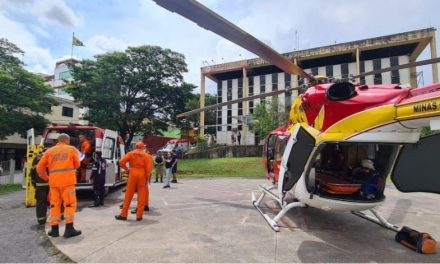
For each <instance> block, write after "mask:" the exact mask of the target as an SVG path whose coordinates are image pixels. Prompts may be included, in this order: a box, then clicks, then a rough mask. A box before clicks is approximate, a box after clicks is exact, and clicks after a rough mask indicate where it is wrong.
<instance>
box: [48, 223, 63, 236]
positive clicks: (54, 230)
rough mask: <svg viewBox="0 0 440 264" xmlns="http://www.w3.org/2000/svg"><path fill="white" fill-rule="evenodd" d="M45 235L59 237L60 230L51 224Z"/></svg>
mask: <svg viewBox="0 0 440 264" xmlns="http://www.w3.org/2000/svg"><path fill="white" fill-rule="evenodd" d="M47 235H48V236H51V237H59V236H60V231H59V230H58V225H53V226H52V230H50V231H49V232H47Z"/></svg>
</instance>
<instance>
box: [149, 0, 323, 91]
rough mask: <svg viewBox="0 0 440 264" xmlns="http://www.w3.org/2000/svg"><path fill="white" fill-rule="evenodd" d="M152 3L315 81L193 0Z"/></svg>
mask: <svg viewBox="0 0 440 264" xmlns="http://www.w3.org/2000/svg"><path fill="white" fill-rule="evenodd" d="M153 1H154V2H156V4H158V5H160V6H161V7H163V8H165V9H167V10H169V11H171V12H175V13H178V14H179V15H181V16H183V17H186V18H187V19H189V20H191V21H193V22H195V23H196V24H198V25H199V26H200V27H202V28H205V29H207V30H210V31H212V32H214V33H216V34H218V35H220V36H222V37H224V38H226V39H228V40H230V41H231V42H233V43H235V44H237V45H239V46H241V47H242V48H244V49H246V50H249V51H251V52H252V53H254V54H256V55H258V56H260V57H261V58H263V59H265V60H266V61H268V62H270V63H272V64H273V65H275V66H277V67H278V68H280V69H281V70H283V71H285V72H286V73H290V74H295V75H299V76H301V77H303V78H305V79H307V80H308V81H309V82H311V83H313V82H314V81H315V79H314V77H313V76H311V75H309V74H308V73H306V72H305V71H304V70H303V69H301V68H300V67H299V66H298V65H296V64H294V63H293V62H292V61H291V60H289V59H288V58H286V57H285V56H283V55H281V54H280V53H278V52H276V51H275V50H274V49H272V48H271V47H269V46H268V45H266V44H264V43H263V42H261V41H259V40H258V39H256V38H255V37H254V36H252V35H251V34H249V33H247V32H245V31H244V30H242V29H241V28H239V27H238V26H236V25H234V24H233V23H231V22H229V21H228V20H226V19H225V18H223V17H222V16H220V15H218V14H217V13H215V12H214V11H212V10H210V9H209V8H207V7H205V6H204V5H202V4H200V3H199V2H197V1H195V0H153Z"/></svg>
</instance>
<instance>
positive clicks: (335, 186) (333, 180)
mask: <svg viewBox="0 0 440 264" xmlns="http://www.w3.org/2000/svg"><path fill="white" fill-rule="evenodd" d="M316 182H317V183H318V184H319V186H320V188H321V189H323V190H324V191H326V192H328V193H332V194H353V193H356V192H358V191H359V190H360V189H361V184H357V183H352V182H349V181H347V180H344V179H340V178H337V177H336V176H333V175H330V174H327V173H317V174H316Z"/></svg>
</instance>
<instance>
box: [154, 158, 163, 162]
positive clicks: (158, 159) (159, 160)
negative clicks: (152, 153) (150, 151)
mask: <svg viewBox="0 0 440 264" xmlns="http://www.w3.org/2000/svg"><path fill="white" fill-rule="evenodd" d="M155 161H156V163H161V162H163V158H162V156H157V157H156V159H155Z"/></svg>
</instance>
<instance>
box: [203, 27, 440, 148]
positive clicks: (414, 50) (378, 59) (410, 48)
mask: <svg viewBox="0 0 440 264" xmlns="http://www.w3.org/2000/svg"><path fill="white" fill-rule="evenodd" d="M435 31H436V30H435V29H434V28H427V29H422V30H416V31H411V32H404V33H399V34H394V35H388V36H382V37H376V38H371V39H364V40H359V41H353V42H347V43H340V44H335V45H330V46H324V47H318V48H313V49H307V50H299V51H294V52H289V53H286V54H284V55H285V56H286V57H288V58H289V59H291V60H292V61H293V62H294V63H296V64H297V65H299V66H300V67H301V68H303V69H304V70H305V71H306V72H307V73H309V74H312V75H314V76H316V75H323V76H327V77H329V78H333V79H342V78H347V77H349V76H350V75H353V76H354V75H357V74H360V73H364V72H369V71H373V70H379V69H383V68H387V67H392V66H398V65H402V64H407V63H410V62H415V61H416V60H417V58H418V57H419V55H420V53H421V52H422V51H423V50H424V49H425V48H426V47H427V46H428V45H429V46H430V48H431V57H433V58H434V57H437V54H436V48H435V45H436V43H435ZM432 71H433V81H434V82H438V73H437V66H436V65H435V64H433V65H432ZM206 77H207V78H210V79H211V80H213V81H215V82H216V83H217V102H218V103H222V102H228V101H231V100H234V99H238V98H242V97H247V96H251V95H258V94H260V93H267V92H271V91H276V90H282V89H285V88H289V87H298V86H300V85H302V84H304V81H303V80H302V79H300V78H298V76H296V75H290V74H286V73H284V72H282V71H281V70H280V69H279V68H277V67H275V66H274V65H271V64H269V63H267V62H266V61H265V60H263V59H261V58H256V59H250V60H241V61H236V62H229V63H224V64H217V65H210V66H205V67H202V68H201V95H202V97H203V96H204V87H205V78H206ZM356 81H357V82H359V83H361V84H366V85H372V84H385V83H394V84H401V85H402V86H407V87H417V72H416V68H406V69H400V70H395V71H391V72H383V73H381V74H376V75H370V76H365V77H361V78H360V79H358V80H356ZM296 96H298V92H297V91H293V92H286V93H282V94H280V95H278V96H277V97H278V98H277V99H278V100H277V101H278V104H279V109H287V110H286V111H288V107H289V106H290V104H291V101H292V100H293V99H294V98H295V97H296ZM271 99H272V98H270V97H267V98H264V99H255V100H252V101H248V102H242V103H237V104H232V105H229V106H223V107H221V108H218V109H217V110H216V111H217V123H216V131H217V134H216V137H217V143H219V144H233V142H232V140H231V138H232V137H233V136H234V137H237V135H238V132H240V134H241V136H242V140H241V141H242V142H241V143H242V144H246V145H253V144H258V143H259V142H260V141H261V140H262V139H263V137H264V136H265V135H262V136H260V137H258V135H257V136H256V135H254V134H253V133H252V132H250V131H249V128H248V126H247V125H246V122H243V121H244V120H246V118H245V117H247V116H251V115H252V113H253V110H254V108H255V106H256V105H257V104H259V103H260V102H261V100H271ZM202 101H203V104H204V100H201V102H202ZM201 105H202V103H201ZM201 107H202V106H201ZM201 115H203V114H201ZM200 119H201V122H200V123H201V129H200V130H201V132H203V130H204V129H202V127H203V123H204V122H202V119H204V118H202V116H201V118H200Z"/></svg>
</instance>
